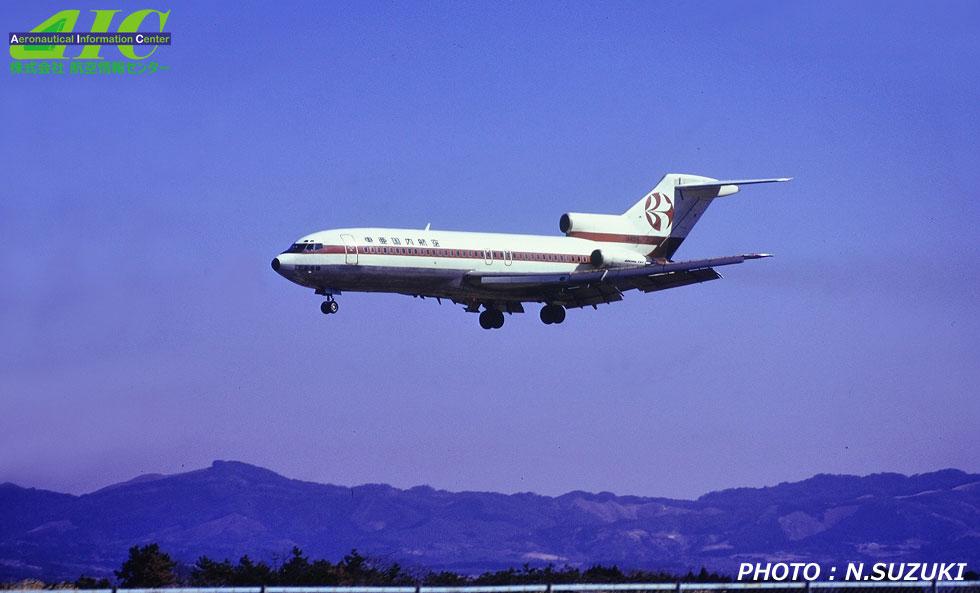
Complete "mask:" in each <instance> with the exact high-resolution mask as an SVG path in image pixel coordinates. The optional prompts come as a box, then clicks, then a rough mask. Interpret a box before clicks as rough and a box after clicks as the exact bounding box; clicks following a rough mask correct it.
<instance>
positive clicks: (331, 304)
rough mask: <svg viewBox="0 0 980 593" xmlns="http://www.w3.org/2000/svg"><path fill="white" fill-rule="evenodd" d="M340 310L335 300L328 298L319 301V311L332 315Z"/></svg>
mask: <svg viewBox="0 0 980 593" xmlns="http://www.w3.org/2000/svg"><path fill="white" fill-rule="evenodd" d="M339 310H340V305H339V304H338V303H337V301H335V300H333V299H329V300H326V301H323V302H322V303H320V312H321V313H323V314H324V315H332V314H334V313H336V312H337V311H339Z"/></svg>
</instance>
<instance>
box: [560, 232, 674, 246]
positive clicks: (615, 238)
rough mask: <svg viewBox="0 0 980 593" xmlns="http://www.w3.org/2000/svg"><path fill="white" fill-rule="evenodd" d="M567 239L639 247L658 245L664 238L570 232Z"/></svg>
mask: <svg viewBox="0 0 980 593" xmlns="http://www.w3.org/2000/svg"><path fill="white" fill-rule="evenodd" d="M568 236H569V237H576V238H578V239H588V240H589V241H602V242H603V243H630V244H633V243H638V244H640V245H660V242H661V241H663V240H664V239H666V237H649V236H647V235H620V234H616V233H590V232H587V231H572V232H570V233H568Z"/></svg>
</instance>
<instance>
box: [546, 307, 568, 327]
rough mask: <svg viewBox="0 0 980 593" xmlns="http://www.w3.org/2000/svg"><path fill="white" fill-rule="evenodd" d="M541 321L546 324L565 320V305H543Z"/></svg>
mask: <svg viewBox="0 0 980 593" xmlns="http://www.w3.org/2000/svg"><path fill="white" fill-rule="evenodd" d="M541 321H543V322H544V324H545V325H551V324H552V323H561V322H562V321H565V307H562V306H561V305H545V306H544V307H541Z"/></svg>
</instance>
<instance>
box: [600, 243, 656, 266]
mask: <svg viewBox="0 0 980 593" xmlns="http://www.w3.org/2000/svg"><path fill="white" fill-rule="evenodd" d="M590 262H591V263H592V265H593V266H595V267H597V268H618V267H623V266H642V265H644V264H646V263H647V259H646V258H645V257H643V255H641V254H639V253H636V252H635V251H630V250H628V249H616V248H615V247H612V248H607V247H603V248H602V249H596V250H595V251H593V252H592V255H591V257H590Z"/></svg>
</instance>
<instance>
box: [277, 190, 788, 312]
mask: <svg viewBox="0 0 980 593" xmlns="http://www.w3.org/2000/svg"><path fill="white" fill-rule="evenodd" d="M790 179H791V178H789V177H779V178H769V179H734V180H724V181H722V180H718V179H713V178H711V177H702V176H699V175H686V174H678V173H669V174H667V175H665V176H664V177H663V179H661V180H660V182H659V183H658V184H657V185H656V187H654V188H653V189H652V190H650V192H649V193H647V194H646V195H644V196H643V197H642V198H640V200H639V201H638V202H636V203H635V204H634V205H633V206H632V207H631V208H630V209H629V210H627V211H626V212H624V213H623V214H585V213H578V212H568V213H565V214H563V215H562V216H561V218H560V220H559V228H560V229H561V232H562V233H564V234H565V236H543V235H515V234H503V233H470V232H457V231H441V230H434V229H432V228H431V225H426V227H425V228H424V229H421V230H419V229H394V228H343V229H333V230H326V231H319V232H316V233H313V234H310V235H306V236H305V237H301V238H300V239H298V240H296V241H295V242H294V243H293V244H292V245H291V246H290V247H289V248H288V249H286V250H285V251H283V252H282V253H280V254H279V255H278V256H276V257H275V258H274V259H273V260H272V269H273V270H275V271H276V272H277V273H278V274H280V275H281V276H283V277H284V278H286V279H288V280H290V281H292V282H294V283H296V284H299V285H300V286H304V287H307V288H312V289H314V291H315V293H316V294H318V295H321V296H324V297H325V298H326V300H324V301H323V303H321V305H320V310H321V311H322V312H323V313H325V314H333V313H336V312H337V311H338V309H339V304H338V303H337V301H336V300H335V299H334V297H335V296H336V295H339V294H341V293H342V292H344V291H350V292H388V293H398V294H404V295H410V296H415V297H421V298H425V297H432V298H435V299H437V300H438V301H439V303H440V304H441V303H442V299H447V300H450V301H452V302H453V303H455V304H457V305H462V306H463V307H465V310H466V311H467V312H470V313H479V314H480V316H479V317H480V326H481V327H483V328H484V329H499V328H501V327H503V325H504V313H507V314H508V315H509V314H513V313H523V312H524V303H542V304H543V306H542V307H541V313H540V316H541V321H543V322H544V323H545V324H548V325H550V324H559V323H562V322H563V321H564V320H565V311H566V309H577V308H584V307H589V306H591V307H592V308H593V309H595V308H597V305H599V304H603V303H612V302H615V301H619V300H622V299H623V293H625V292H626V291H629V290H633V289H636V290H640V291H642V292H655V291H658V290H665V289H668V288H676V287H678V286H686V285H689V284H696V283H699V282H706V281H709V280H716V279H718V278H721V275H720V274H718V272H716V271H715V268H717V267H720V266H727V265H732V264H738V263H742V262H744V261H745V260H750V259H759V258H764V257H771V254H768V253H746V254H741V255H730V256H727V257H715V258H709V259H697V260H688V261H673V260H672V258H673V256H674V253H675V252H676V251H677V249H678V248H679V247H680V245H681V243H682V242H683V241H684V239H685V238H687V236H688V234H689V233H690V232H691V229H692V228H694V225H695V224H696V223H697V222H698V220H700V218H701V215H703V214H704V212H705V210H706V209H707V208H708V206H710V205H711V203H712V201H714V200H715V199H716V198H719V197H723V196H729V195H732V194H734V193H736V192H738V191H739V188H740V187H741V186H743V185H751V184H757V183H777V182H784V181H789V180H790Z"/></svg>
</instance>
